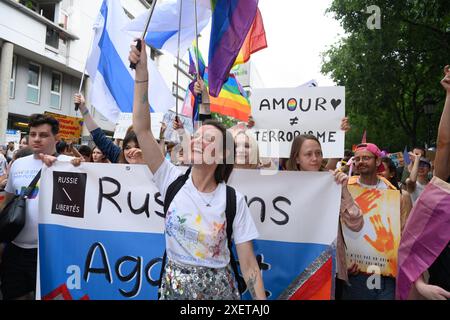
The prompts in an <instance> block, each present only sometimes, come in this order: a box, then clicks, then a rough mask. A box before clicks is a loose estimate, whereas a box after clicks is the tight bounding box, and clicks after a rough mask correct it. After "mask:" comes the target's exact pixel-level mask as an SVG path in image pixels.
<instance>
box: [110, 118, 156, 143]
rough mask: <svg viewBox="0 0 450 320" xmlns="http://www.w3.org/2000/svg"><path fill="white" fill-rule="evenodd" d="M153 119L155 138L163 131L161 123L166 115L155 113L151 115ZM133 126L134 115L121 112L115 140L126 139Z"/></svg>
mask: <svg viewBox="0 0 450 320" xmlns="http://www.w3.org/2000/svg"><path fill="white" fill-rule="evenodd" d="M150 115H151V117H152V133H153V136H154V137H155V138H158V137H159V131H160V130H161V121H162V119H163V116H164V113H162V112H153V113H151V114H150ZM132 124H133V114H132V113H125V112H121V113H120V116H119V120H118V122H117V126H116V129H115V130H114V139H121V140H123V139H124V138H125V134H126V133H127V130H128V128H129V127H130V126H131V125H132Z"/></svg>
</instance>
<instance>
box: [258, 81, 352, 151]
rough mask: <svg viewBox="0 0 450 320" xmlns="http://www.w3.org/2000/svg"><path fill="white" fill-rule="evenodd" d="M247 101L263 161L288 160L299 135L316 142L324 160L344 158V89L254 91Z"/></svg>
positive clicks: (309, 88)
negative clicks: (272, 159) (319, 145)
mask: <svg viewBox="0 0 450 320" xmlns="http://www.w3.org/2000/svg"><path fill="white" fill-rule="evenodd" d="M250 98H251V106H252V115H253V118H254V120H255V128H254V131H255V136H256V140H257V141H258V146H259V151H260V155H261V156H262V157H272V158H289V154H290V150H291V146H292V141H293V140H294V138H295V137H296V136H298V135H301V134H312V135H314V136H316V137H317V138H318V139H319V141H320V143H321V145H322V151H323V156H324V158H341V157H343V155H344V140H345V133H344V131H342V130H341V129H340V127H341V121H342V118H344V116H345V87H317V88H315V87H305V86H301V87H298V88H282V89H254V90H253V91H252V95H251V97H250Z"/></svg>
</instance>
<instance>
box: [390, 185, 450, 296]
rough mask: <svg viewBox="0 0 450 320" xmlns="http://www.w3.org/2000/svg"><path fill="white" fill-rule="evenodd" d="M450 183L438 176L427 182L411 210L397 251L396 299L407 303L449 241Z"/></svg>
mask: <svg viewBox="0 0 450 320" xmlns="http://www.w3.org/2000/svg"><path fill="white" fill-rule="evenodd" d="M449 207H450V184H448V183H446V182H445V181H442V180H441V179H439V178H438V177H433V179H432V180H431V181H430V182H429V183H428V185H427V186H426V188H425V190H424V191H423V192H422V194H421V195H420V197H419V199H418V200H417V202H416V204H415V205H414V208H413V210H412V211H411V213H410V215H409V218H408V221H407V223H406V226H405V228H404V230H403V234H402V239H401V242H400V247H399V249H398V276H397V283H396V285H397V290H396V296H397V298H398V299H401V300H406V299H407V298H408V294H409V291H410V289H411V286H412V285H413V283H414V281H416V280H417V279H418V277H419V276H420V275H421V274H422V273H423V272H425V271H426V270H427V269H428V268H429V267H430V266H431V264H432V263H433V262H434V261H435V260H436V258H437V257H438V256H439V254H440V253H441V252H442V251H443V250H444V248H445V247H446V246H447V245H448V243H449V241H450V236H449V232H448V230H450V211H449V210H448V208H449Z"/></svg>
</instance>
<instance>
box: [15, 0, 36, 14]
mask: <svg viewBox="0 0 450 320" xmlns="http://www.w3.org/2000/svg"><path fill="white" fill-rule="evenodd" d="M19 3H20V4H22V5H24V6H25V7H27V8H28V9H30V10H33V11H35V12H37V13H39V5H38V3H37V2H36V1H33V0H20V1H19Z"/></svg>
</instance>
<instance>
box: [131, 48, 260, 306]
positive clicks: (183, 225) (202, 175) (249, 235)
mask: <svg viewBox="0 0 450 320" xmlns="http://www.w3.org/2000/svg"><path fill="white" fill-rule="evenodd" d="M141 41H142V40H141ZM129 60H130V62H132V63H135V64H136V77H135V87H134V102H133V128H134V131H135V133H136V136H137V138H138V141H139V145H140V146H141V149H142V152H143V155H144V159H145V162H146V164H147V165H148V167H149V168H150V170H151V172H152V173H153V174H154V178H153V179H154V181H155V183H156V186H157V187H158V188H159V190H160V192H161V194H162V196H163V197H165V196H166V193H167V189H168V187H169V186H170V185H171V184H172V182H174V181H175V180H176V179H177V178H178V177H179V176H180V175H182V174H183V172H182V171H181V170H180V169H179V168H177V167H175V166H174V165H173V164H171V163H170V162H169V161H168V160H166V159H165V158H164V156H163V154H162V152H161V149H160V147H159V145H158V143H157V141H156V140H155V138H154V136H153V134H152V131H151V119H150V115H149V112H148V110H149V102H148V96H147V92H148V70H147V54H146V48H145V45H144V46H143V48H142V51H141V52H140V51H139V50H137V49H136V47H135V46H134V45H133V46H132V49H131V52H130V57H129ZM228 136H229V134H228ZM226 137H227V131H226V129H225V127H224V126H223V125H221V124H220V123H219V122H216V121H210V122H207V123H205V124H204V125H203V126H201V127H200V128H199V129H198V130H197V132H196V133H195V135H194V138H193V139H192V141H190V143H189V144H188V143H186V141H185V140H184V141H183V142H182V144H183V148H184V154H185V155H186V156H187V158H189V159H191V163H193V165H192V172H191V173H190V175H189V177H188V179H187V181H186V183H185V184H184V185H183V187H182V188H181V189H180V190H179V191H178V193H177V194H176V195H175V197H174V199H173V200H172V202H171V204H170V206H169V208H168V211H167V215H166V223H165V225H166V228H165V229H166V252H167V258H168V262H167V264H166V267H165V270H164V274H163V277H162V283H161V291H160V297H161V299H189V300H194V299H207V300H211V299H239V293H238V290H237V288H236V281H235V277H234V276H233V273H232V271H231V268H230V252H229V250H228V246H227V234H226V215H225V208H226V203H227V199H226V189H227V187H226V182H227V180H228V177H229V176H230V174H231V172H232V170H233V164H232V163H230V162H228V161H227V160H228V156H233V155H234V142H233V140H232V139H231V140H230V139H228V140H227V139H226ZM227 142H228V143H227ZM257 237H258V232H257V230H256V227H255V224H254V222H253V220H252V217H251V215H250V212H249V209H248V206H247V204H246V202H245V198H244V197H243V196H242V195H241V194H239V193H238V192H236V215H235V219H234V223H233V238H234V243H235V244H236V251H237V254H238V260H239V264H240V267H241V270H242V274H243V277H244V280H245V282H246V284H247V289H248V290H249V292H250V293H251V295H252V297H253V298H254V299H265V298H266V296H265V291H264V285H263V281H262V277H261V272H260V269H259V266H258V263H257V261H256V258H255V254H254V251H253V244H252V240H253V239H256V238H257Z"/></svg>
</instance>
